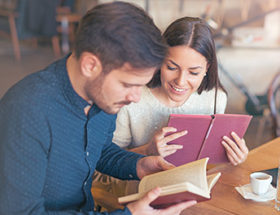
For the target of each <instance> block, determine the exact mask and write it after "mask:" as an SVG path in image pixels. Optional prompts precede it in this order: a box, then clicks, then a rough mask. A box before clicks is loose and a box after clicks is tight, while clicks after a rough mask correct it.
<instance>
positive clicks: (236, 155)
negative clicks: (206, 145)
mask: <svg viewBox="0 0 280 215" xmlns="http://www.w3.org/2000/svg"><path fill="white" fill-rule="evenodd" d="M231 135H232V137H233V139H234V140H235V141H233V140H231V139H230V138H229V137H227V136H224V137H223V141H222V144H223V146H224V147H225V149H226V151H227V155H228V158H229V160H230V162H231V163H232V164H233V165H237V164H240V163H242V162H244V161H245V160H246V158H247V155H248V152H249V150H248V148H247V146H246V143H245V140H244V139H240V137H239V136H238V135H237V134H236V133H234V132H232V133H231Z"/></svg>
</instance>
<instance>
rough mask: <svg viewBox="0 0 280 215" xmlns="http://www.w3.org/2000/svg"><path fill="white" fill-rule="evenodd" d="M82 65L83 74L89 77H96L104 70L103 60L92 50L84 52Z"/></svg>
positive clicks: (81, 59)
mask: <svg viewBox="0 0 280 215" xmlns="http://www.w3.org/2000/svg"><path fill="white" fill-rule="evenodd" d="M80 67H81V68H80V69H81V73H82V75H83V76H85V77H87V78H95V77H97V76H98V75H99V74H100V73H101V72H102V65H101V61H100V60H99V58H98V57H97V56H96V55H94V54H92V53H90V52H83V53H82V55H81V57H80Z"/></svg>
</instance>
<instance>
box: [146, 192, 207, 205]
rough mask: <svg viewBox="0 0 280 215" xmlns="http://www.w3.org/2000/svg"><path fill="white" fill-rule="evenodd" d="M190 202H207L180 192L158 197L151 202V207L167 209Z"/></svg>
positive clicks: (189, 193) (192, 194)
mask: <svg viewBox="0 0 280 215" xmlns="http://www.w3.org/2000/svg"><path fill="white" fill-rule="evenodd" d="M190 200H196V201H197V202H201V201H206V200H209V199H208V198H205V197H203V196H200V195H197V194H195V193H191V192H188V191H185V192H181V193H175V194H171V195H167V196H160V197H158V198H157V199H156V200H154V201H153V202H151V204H150V205H151V206H152V207H153V208H158V209H159V208H167V207H169V206H171V205H174V204H177V203H180V202H185V201H190Z"/></svg>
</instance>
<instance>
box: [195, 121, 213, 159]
mask: <svg viewBox="0 0 280 215" xmlns="http://www.w3.org/2000/svg"><path fill="white" fill-rule="evenodd" d="M214 121H215V117H212V120H211V123H210V125H209V127H208V130H207V132H206V135H205V137H204V139H203V142H202V144H201V147H200V150H199V153H198V155H197V158H196V160H199V159H200V156H201V152H202V150H203V148H204V146H205V143H206V140H207V138H208V136H209V134H210V132H211V129H212V127H213V124H214Z"/></svg>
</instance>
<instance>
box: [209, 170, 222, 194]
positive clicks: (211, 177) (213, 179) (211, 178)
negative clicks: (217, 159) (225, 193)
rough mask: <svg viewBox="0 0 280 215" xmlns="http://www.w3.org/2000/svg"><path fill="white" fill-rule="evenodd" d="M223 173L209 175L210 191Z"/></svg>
mask: <svg viewBox="0 0 280 215" xmlns="http://www.w3.org/2000/svg"><path fill="white" fill-rule="evenodd" d="M220 176H221V173H220V172H218V173H215V174H212V175H207V183H208V191H209V193H210V191H211V189H212V187H213V186H214V185H215V184H216V183H217V181H218V179H219V178H220Z"/></svg>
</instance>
